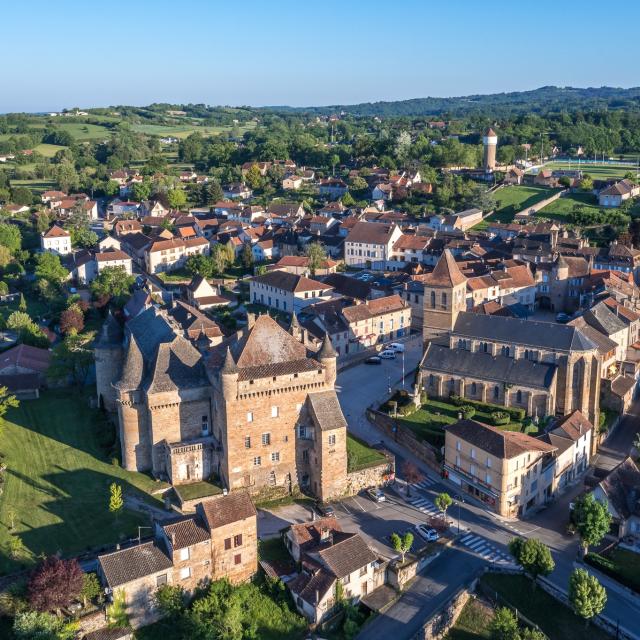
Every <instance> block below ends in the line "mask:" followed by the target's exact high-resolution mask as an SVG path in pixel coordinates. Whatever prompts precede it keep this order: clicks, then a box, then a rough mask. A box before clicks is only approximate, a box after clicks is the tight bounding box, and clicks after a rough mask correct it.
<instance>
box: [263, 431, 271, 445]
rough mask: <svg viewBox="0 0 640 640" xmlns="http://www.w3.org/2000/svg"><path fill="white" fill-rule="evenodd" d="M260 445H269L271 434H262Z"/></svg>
mask: <svg viewBox="0 0 640 640" xmlns="http://www.w3.org/2000/svg"><path fill="white" fill-rule="evenodd" d="M262 444H263V446H265V447H266V446H268V445H270V444H271V434H270V433H263V434H262Z"/></svg>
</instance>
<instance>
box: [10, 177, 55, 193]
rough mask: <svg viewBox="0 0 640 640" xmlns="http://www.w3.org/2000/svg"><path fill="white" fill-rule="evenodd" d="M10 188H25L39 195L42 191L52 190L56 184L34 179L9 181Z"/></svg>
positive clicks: (51, 181)
mask: <svg viewBox="0 0 640 640" xmlns="http://www.w3.org/2000/svg"><path fill="white" fill-rule="evenodd" d="M11 186H12V187H27V188H28V189H31V191H33V192H34V193H36V194H40V193H42V192H43V191H48V190H50V189H54V188H55V186H56V183H55V182H54V181H53V180H44V179H42V180H41V179H39V178H35V179H34V180H11Z"/></svg>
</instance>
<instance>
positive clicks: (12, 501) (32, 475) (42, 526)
mask: <svg viewBox="0 0 640 640" xmlns="http://www.w3.org/2000/svg"><path fill="white" fill-rule="evenodd" d="M101 433H102V434H105V422H104V420H103V418H102V416H101V415H100V414H99V413H98V412H97V411H95V410H93V409H91V408H89V406H88V404H87V401H86V396H85V395H84V394H82V393H78V391H77V390H75V389H72V390H66V389H65V390H55V391H46V392H44V393H42V395H41V397H40V399H39V400H25V401H23V402H22V403H21V405H20V407H19V408H18V409H10V410H9V412H8V413H7V415H6V420H5V425H4V429H3V433H2V439H1V441H0V449H1V451H2V454H3V456H4V463H5V464H6V465H7V470H6V472H5V478H6V481H5V483H4V492H3V494H2V498H1V500H0V548H2V550H3V552H6V549H7V545H8V542H9V539H10V536H11V535H12V534H15V535H18V536H19V537H20V538H21V540H22V542H23V543H24V545H25V546H26V548H27V549H28V551H29V552H30V557H28V558H25V559H24V560H23V561H22V564H29V563H30V562H32V561H33V559H34V557H35V556H36V555H38V554H41V553H47V554H51V553H56V552H57V551H58V550H63V551H64V553H65V554H72V553H77V552H81V551H83V550H85V549H87V548H89V547H97V546H102V545H108V544H111V543H115V542H117V541H118V539H120V538H123V537H132V536H134V535H137V526H138V525H139V524H148V522H147V517H146V516H144V515H142V514H139V513H133V512H129V511H125V512H124V513H123V514H122V515H121V516H120V518H119V519H118V520H117V521H116V519H115V518H114V516H113V515H112V514H111V513H109V510H108V502H109V485H110V484H111V483H112V482H117V483H119V484H120V485H122V488H123V491H124V493H125V494H131V493H138V494H142V495H144V496H145V499H147V500H149V501H153V500H154V499H153V498H151V496H149V495H148V494H149V492H150V491H152V490H153V489H155V488H157V487H158V486H159V485H158V483H156V482H154V481H153V480H152V479H151V478H150V477H148V476H146V475H143V474H139V473H131V472H128V471H124V470H123V469H122V468H121V467H119V466H116V465H113V464H111V462H110V461H109V460H107V458H106V456H105V454H104V449H103V448H102V447H101V445H100V442H101ZM104 439H105V437H104V435H102V441H104ZM107 440H108V438H107ZM11 510H13V511H14V512H15V530H14V531H13V532H10V531H9V528H8V527H9V521H10V518H9V516H10V512H11ZM19 564H20V563H16V562H15V561H13V560H11V559H10V558H9V556H8V555H7V554H6V553H2V554H0V572H2V573H6V572H7V571H10V570H13V569H16V568H17V566H19Z"/></svg>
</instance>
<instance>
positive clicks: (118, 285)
mask: <svg viewBox="0 0 640 640" xmlns="http://www.w3.org/2000/svg"><path fill="white" fill-rule="evenodd" d="M135 281H136V279H135V277H134V276H132V275H130V274H128V273H127V272H126V271H125V269H124V267H105V268H104V269H102V271H100V273H99V274H98V277H97V278H96V279H95V280H94V281H93V282H92V283H91V293H92V294H93V297H94V298H96V299H103V300H107V301H108V300H112V301H113V303H114V304H115V305H116V306H117V307H122V306H124V304H125V302H126V301H127V298H128V297H129V294H130V293H131V289H132V288H133V285H134V284H135Z"/></svg>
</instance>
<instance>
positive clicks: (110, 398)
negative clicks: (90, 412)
mask: <svg viewBox="0 0 640 640" xmlns="http://www.w3.org/2000/svg"><path fill="white" fill-rule="evenodd" d="M94 357H95V361H96V392H97V396H98V406H99V407H101V408H104V409H106V410H107V411H113V412H115V411H116V410H117V404H116V390H115V389H114V387H113V385H114V383H115V382H117V381H118V380H119V379H120V371H121V369H122V359H123V353H122V329H121V328H120V325H119V324H118V321H117V320H116V319H115V318H114V317H113V315H112V314H111V311H109V314H108V315H107V319H106V321H105V323H104V324H103V325H102V331H101V333H100V338H99V339H98V340H97V341H96V343H95V345H94Z"/></svg>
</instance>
